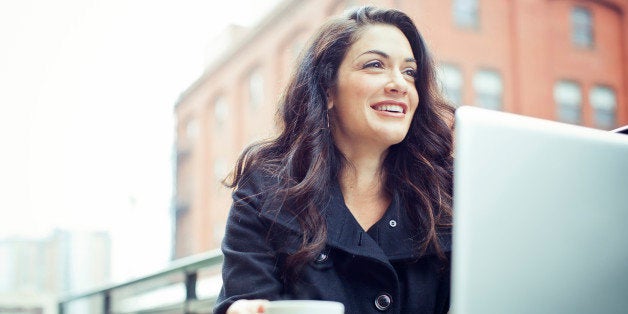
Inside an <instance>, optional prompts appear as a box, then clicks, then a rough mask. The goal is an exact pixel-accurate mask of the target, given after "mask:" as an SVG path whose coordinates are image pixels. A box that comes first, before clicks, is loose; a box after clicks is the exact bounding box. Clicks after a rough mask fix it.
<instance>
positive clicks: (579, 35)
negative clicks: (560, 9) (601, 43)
mask: <svg viewBox="0 0 628 314" xmlns="http://www.w3.org/2000/svg"><path fill="white" fill-rule="evenodd" d="M571 40H572V41H573V43H574V44H575V45H576V46H579V47H593V17H592V15H591V11H590V10H589V9H587V8H583V7H575V8H573V9H572V10H571Z"/></svg>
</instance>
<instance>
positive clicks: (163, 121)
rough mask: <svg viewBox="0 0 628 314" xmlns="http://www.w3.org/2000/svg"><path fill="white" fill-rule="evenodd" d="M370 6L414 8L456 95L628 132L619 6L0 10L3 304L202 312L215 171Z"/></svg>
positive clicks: (119, 2) (206, 302) (262, 133)
mask: <svg viewBox="0 0 628 314" xmlns="http://www.w3.org/2000/svg"><path fill="white" fill-rule="evenodd" d="M364 4H374V5H378V6H385V7H395V8H399V9H401V10H403V11H405V12H406V13H408V14H409V15H410V16H411V17H412V18H413V19H414V21H415V22H416V24H417V26H418V27H419V29H420V30H421V32H422V33H423V36H424V38H425V39H426V41H427V43H428V45H429V46H430V48H431V50H432V52H433V55H434V58H435V60H436V61H437V64H438V67H439V80H440V83H441V87H442V89H443V92H444V93H445V95H446V96H447V97H448V98H449V99H450V100H451V102H452V103H453V104H454V105H456V106H460V105H475V106H479V107H484V108H490V109H494V110H503V111H508V112H514V113H518V114H523V115H528V116H534V117H539V118H544V119H550V120H556V121H562V122H565V123H571V124H576V125H582V126H586V127H592V128H598V129H604V130H610V129H613V128H615V127H618V126H621V125H625V124H628V98H627V97H628V61H627V60H628V16H627V13H628V1H626V0H387V1H385V0H381V1H358V0H353V1H351V0H316V1H315V0H271V1H254V0H231V1H228V2H224V1H209V0H206V1H202V0H179V1H148V0H135V1H123V0H116V1H112V0H109V1H106V0H58V1H53V2H51V1H45V0H26V1H3V2H0V34H1V36H0V40H1V45H2V47H1V48H0V83H1V85H0V86H2V87H1V88H0V106H1V109H0V110H1V111H0V119H1V120H0V128H1V129H0V130H1V131H2V132H1V133H0V137H1V139H2V143H3V145H4V147H5V150H4V154H3V157H2V163H0V167H1V168H0V173H1V175H0V187H1V188H2V191H1V192H0V208H1V210H2V216H1V217H0V313H46V314H48V313H57V312H58V311H62V312H72V313H101V312H107V313H154V312H160V313H191V312H210V311H211V306H212V303H213V300H214V299H215V295H216V293H217V291H218V289H219V288H220V276H219V275H220V253H219V251H217V249H218V248H219V246H220V242H221V240H222V236H223V233H224V229H225V221H226V215H227V212H228V209H229V206H230V191H229V190H228V189H226V188H225V187H223V186H222V185H221V184H220V180H221V179H222V178H224V177H225V176H226V175H227V174H228V173H229V171H230V170H231V168H232V166H233V164H234V161H235V159H236V158H237V156H238V154H239V152H240V151H241V150H242V149H243V147H245V146H246V145H247V144H249V143H251V142H252V141H255V140H258V139H262V138H266V137H269V136H272V134H273V133H274V131H275V129H274V114H275V112H276V109H277V101H278V99H279V97H280V95H281V93H282V88H283V86H284V85H285V83H286V82H287V80H288V78H289V76H290V73H291V70H292V69H293V68H294V66H293V63H294V61H295V60H296V58H297V57H298V54H299V52H300V50H301V48H302V47H304V45H305V44H306V41H307V39H308V37H309V36H310V35H311V34H312V32H313V31H314V30H315V29H316V27H317V26H318V25H320V24H321V22H322V21H324V20H325V19H326V18H327V17H329V16H331V15H334V14H337V13H340V12H342V11H344V10H345V9H347V8H349V7H353V6H357V5H364ZM63 300H65V302H63V304H62V305H61V306H59V302H60V301H63Z"/></svg>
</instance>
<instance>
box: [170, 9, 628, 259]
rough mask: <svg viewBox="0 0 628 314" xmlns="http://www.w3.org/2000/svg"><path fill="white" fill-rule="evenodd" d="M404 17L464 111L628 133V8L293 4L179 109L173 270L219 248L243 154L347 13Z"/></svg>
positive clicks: (231, 53)
mask: <svg viewBox="0 0 628 314" xmlns="http://www.w3.org/2000/svg"><path fill="white" fill-rule="evenodd" d="M362 4H375V5H379V6H385V7H396V8H399V9H401V10H403V11H404V12H406V13H408V14H409V15H410V16H411V17H412V18H413V19H414V21H415V22H416V24H417V26H418V27H419V29H420V30H421V32H422V34H423V35H424V37H425V39H426V41H427V42H428V45H429V46H430V48H431V50H432V52H433V54H434V56H435V59H436V61H437V62H438V65H439V68H440V75H441V77H440V80H441V84H442V88H443V90H444V92H445V94H446V95H447V96H448V97H449V99H450V100H451V101H452V103H454V104H455V105H463V104H464V105H475V106H480V107H485V108H490V109H494V110H503V111H508V112H514V113H518V114H524V115H528V116H534V117H540V118H544V119H552V120H557V121H563V122H567V123H573V124H578V125H583V126H588V127H594V128H600V129H612V128H614V127H617V126H619V125H624V124H628V62H627V61H626V60H628V1H625V0H562V1H555V0H510V1H504V0H420V1H418V0H388V1H383V0H382V1H342V0H321V1H314V0H302V1H300V0H286V1H283V2H281V3H280V4H279V5H278V6H277V8H276V9H275V10H274V11H272V12H271V13H270V14H269V15H268V16H267V17H266V18H265V19H264V20H263V21H262V22H261V23H260V24H259V25H258V26H257V27H255V28H253V29H251V30H250V32H249V34H248V35H245V36H243V37H240V38H239V40H237V41H236V42H235V43H233V44H232V45H231V46H230V48H229V49H227V50H226V52H225V53H224V54H223V55H221V56H219V57H218V59H217V60H216V62H215V63H214V64H213V65H211V66H210V67H209V68H207V69H206V72H205V74H204V75H203V76H202V77H200V78H199V79H198V81H197V82H196V83H194V84H193V85H192V86H190V87H189V89H188V90H187V91H185V92H184V93H183V94H182V96H181V98H180V100H179V102H178V103H177V105H176V109H175V113H176V119H177V129H176V134H177V135H176V148H175V149H176V171H175V173H176V183H175V184H176V190H175V195H174V202H173V203H174V205H173V216H174V220H175V235H174V237H175V247H174V252H173V258H179V257H183V256H187V255H190V254H193V253H198V252H202V251H206V250H209V249H213V248H216V247H218V246H219V244H220V241H221V237H222V235H223V232H224V226H225V221H226V215H227V211H228V209H229V206H230V191H228V190H227V189H226V188H224V187H223V186H222V185H221V184H220V179H222V178H223V177H224V176H225V175H226V174H227V173H228V172H229V171H230V170H231V169H232V166H233V165H234V162H235V160H236V157H237V156H238V154H239V152H240V151H241V150H242V148H243V147H245V146H246V145H247V144H249V143H250V142H252V141H254V140H256V139H259V138H262V137H268V136H270V135H272V134H273V132H274V129H273V127H274V120H273V117H274V114H275V112H276V109H277V107H276V104H277V100H278V98H279V96H280V94H281V92H282V87H283V86H284V84H285V83H286V81H287V79H288V76H289V74H290V72H291V70H292V69H293V67H294V66H293V65H292V62H293V61H294V60H295V58H296V56H297V54H298V52H299V51H300V49H301V48H302V47H303V45H304V43H305V41H306V40H307V38H308V37H309V36H310V35H311V33H312V32H313V31H314V30H315V29H316V27H318V26H319V25H320V24H321V22H322V21H323V20H325V19H326V18H327V17H329V16H330V15H333V14H336V13H339V12H341V11H343V10H345V9H346V8H347V7H351V6H355V5H362Z"/></svg>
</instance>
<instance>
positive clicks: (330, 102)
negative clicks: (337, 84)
mask: <svg viewBox="0 0 628 314" xmlns="http://www.w3.org/2000/svg"><path fill="white" fill-rule="evenodd" d="M325 96H327V110H329V109H331V108H333V107H334V99H333V97H331V91H330V90H329V89H328V90H327V92H326V93H325Z"/></svg>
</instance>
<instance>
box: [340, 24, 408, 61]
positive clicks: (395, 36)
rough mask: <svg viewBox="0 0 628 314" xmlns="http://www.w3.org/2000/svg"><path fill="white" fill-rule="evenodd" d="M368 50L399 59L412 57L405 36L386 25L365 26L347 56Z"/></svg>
mask: <svg viewBox="0 0 628 314" xmlns="http://www.w3.org/2000/svg"><path fill="white" fill-rule="evenodd" d="M369 50H381V51H383V52H385V53H387V54H389V55H391V56H398V57H401V58H412V57H414V55H413V53H412V48H411V47H410V43H409V42H408V39H407V38H406V36H405V35H404V34H403V33H402V32H401V30H399V29H398V28H397V27H395V26H392V25H388V24H374V25H369V26H366V27H365V28H364V30H362V32H361V34H360V35H359V37H358V39H357V40H356V41H355V43H353V45H351V47H350V48H349V51H348V52H347V56H352V55H353V57H356V56H358V55H360V54H362V53H364V52H366V51H369Z"/></svg>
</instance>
